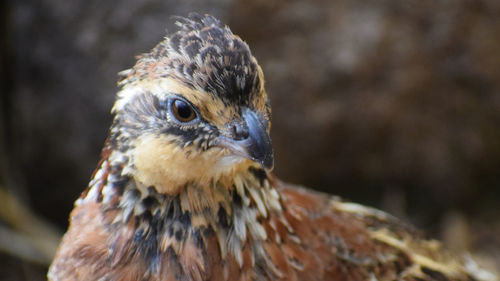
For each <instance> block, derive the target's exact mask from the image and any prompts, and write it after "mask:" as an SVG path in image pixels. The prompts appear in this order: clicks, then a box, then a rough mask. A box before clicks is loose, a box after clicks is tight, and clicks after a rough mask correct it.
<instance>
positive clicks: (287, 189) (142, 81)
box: [48, 15, 496, 281]
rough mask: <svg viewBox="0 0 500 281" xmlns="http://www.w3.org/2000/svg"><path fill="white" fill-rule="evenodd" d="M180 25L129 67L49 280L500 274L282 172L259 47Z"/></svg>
mask: <svg viewBox="0 0 500 281" xmlns="http://www.w3.org/2000/svg"><path fill="white" fill-rule="evenodd" d="M179 26H180V30H179V31H178V32H176V33H174V34H172V35H170V36H169V37H167V38H166V39H165V41H163V42H161V43H160V44H158V45H157V46H156V47H155V48H154V49H153V50H152V51H151V52H150V53H149V54H145V55H143V56H142V57H140V58H139V60H138V62H137V64H136V65H135V66H134V67H133V68H132V69H130V70H127V71H124V72H122V73H121V75H122V78H123V79H122V80H121V82H120V86H121V90H120V92H119V93H118V98H117V101H116V103H115V106H114V107H113V113H114V114H115V118H114V121H113V124H112V127H111V132H110V137H109V139H108V141H107V142H106V145H105V148H104V150H103V154H102V160H101V162H100V163H99V165H98V167H97V169H96V172H95V173H94V175H93V176H92V180H91V182H90V183H89V187H88V188H87V190H86V191H85V192H84V193H83V194H82V196H81V197H80V198H79V199H78V200H77V201H76V203H75V208H74V210H73V212H72V213H71V225H70V228H69V230H68V232H67V233H66V235H65V236H64V239H63V241H62V243H61V245H60V248H59V250H58V252H57V255H56V257H55V259H54V262H53V264H52V265H51V268H50V270H49V273H48V277H49V279H50V280H54V281H59V280H124V281H127V280H130V281H135V280H339V281H340V280H346V281H348V280H353V281H364V280H366V281H368V280H370V281H372V280H380V281H382V280H456V281H472V280H496V278H495V277H494V276H492V275H488V274H486V273H485V272H483V271H480V270H478V269H477V267H476V266H475V264H474V263H473V262H472V261H471V260H470V259H465V258H462V257H456V256H452V255H450V254H448V253H447V252H446V251H445V250H444V249H442V247H441V246H440V244H439V243H438V242H436V241H431V240H425V239H424V238H422V236H421V235H420V234H419V233H418V232H417V231H415V230H413V229H412V228H411V227H408V226H406V225H404V224H403V223H401V222H400V221H398V220H397V219H395V218H393V217H391V216H390V215H388V214H386V213H384V212H381V211H378V210H375V209H371V208H368V207H364V206H361V205H357V204H354V203H349V202H344V201H342V200H340V199H339V198H337V197H332V196H328V195H325V194H321V193H316V192H313V191H311V190H307V189H305V188H301V187H296V186H292V185H289V184H285V183H283V182H281V181H279V180H277V179H276V178H275V177H274V176H273V174H272V172H271V169H272V166H273V152H272V147H271V141H270V138H269V130H270V114H271V111H270V106H269V102H268V99H267V94H266V92H265V89H264V80H263V74H262V70H261V69H260V67H259V66H258V64H257V61H256V60H255V58H254V57H253V56H252V55H251V53H250V51H249V49H248V46H247V45H246V44H245V43H244V42H243V41H242V40H241V39H240V38H239V37H237V36H235V35H233V34H232V33H231V31H230V30H229V28H228V27H226V26H224V25H222V24H221V23H220V22H219V21H218V20H217V19H215V18H213V17H211V16H203V17H202V16H199V15H191V16H190V17H189V18H187V19H186V18H181V19H179ZM297 161H299V160H297ZM488 278H489V279H488Z"/></svg>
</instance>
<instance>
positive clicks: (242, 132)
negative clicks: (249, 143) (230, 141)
mask: <svg viewBox="0 0 500 281" xmlns="http://www.w3.org/2000/svg"><path fill="white" fill-rule="evenodd" d="M233 135H234V139H235V140H244V139H247V138H248V136H249V133H248V128H247V127H246V126H244V125H241V124H234V125H233Z"/></svg>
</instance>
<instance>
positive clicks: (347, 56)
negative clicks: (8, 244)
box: [0, 0, 500, 280]
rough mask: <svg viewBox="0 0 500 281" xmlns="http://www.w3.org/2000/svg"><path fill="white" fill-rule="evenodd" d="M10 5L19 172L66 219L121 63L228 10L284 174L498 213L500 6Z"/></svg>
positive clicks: (417, 219) (224, 1) (8, 76)
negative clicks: (181, 27) (253, 61)
mask: <svg viewBox="0 0 500 281" xmlns="http://www.w3.org/2000/svg"><path fill="white" fill-rule="evenodd" d="M2 5H3V6H5V9H2V12H1V14H2V22H1V29H2V31H4V32H3V33H2V40H3V41H2V42H3V43H2V45H1V49H0V50H1V54H0V58H1V63H2V65H1V72H0V73H1V74H2V76H3V77H2V84H1V86H2V99H1V100H2V103H1V106H2V108H1V114H2V117H3V119H4V127H3V131H2V132H1V133H0V136H1V137H4V139H5V140H6V142H5V143H6V145H5V146H6V155H2V156H3V157H4V158H5V160H4V161H5V162H6V163H8V165H6V167H5V169H6V170H7V171H6V173H7V175H8V177H9V182H10V183H13V184H14V185H15V186H16V190H14V192H15V193H17V195H18V196H19V197H20V198H22V199H23V200H24V201H25V202H27V203H28V204H29V206H31V207H32V208H33V209H34V210H35V211H36V212H37V213H38V214H40V215H42V216H44V217H46V218H48V219H49V220H51V221H53V222H56V223H58V224H59V225H60V228H61V229H64V228H65V227H66V222H67V217H68V214H69V211H70V209H71V207H72V204H73V201H74V199H75V198H76V197H77V196H78V194H79V192H81V191H82V190H83V189H84V188H85V186H86V183H87V181H88V179H89V176H90V174H91V172H92V170H93V168H94V167H95V165H96V163H97V161H98V157H99V150H100V148H101V146H102V143H103V142H104V139H105V137H106V134H107V128H108V126H109V123H110V121H111V117H110V114H109V110H110V108H111V105H112V103H113V99H114V93H115V92H116V86H115V81H116V77H117V76H116V73H117V72H118V71H120V70H123V69H126V68H128V67H131V66H132V65H133V63H134V56H135V55H138V54H140V53H141V52H145V51H148V50H149V49H150V48H152V47H153V46H154V45H155V44H156V43H157V42H158V41H159V40H161V39H162V37H163V36H164V35H165V29H166V28H168V29H170V30H172V29H173V25H172V23H173V21H172V20H171V19H170V16H171V15H187V14H188V13H189V12H191V11H195V12H199V13H211V14H213V15H215V16H217V17H219V18H221V19H222V20H223V21H224V22H226V23H227V24H228V25H229V26H230V27H231V28H232V30H233V31H234V32H235V33H236V34H239V35H240V36H241V37H242V38H243V39H245V40H246V41H247V42H248V43H249V45H250V47H251V49H252V50H253V53H254V55H255V56H256V57H257V59H258V60H259V62H260V64H261V65H262V67H263V69H264V72H265V75H266V81H267V89H268V92H269V94H270V96H271V100H272V105H273V129H272V131H273V132H272V137H273V143H274V147H275V151H276V165H275V167H276V173H277V174H278V176H279V177H280V178H282V179H284V180H287V181H291V182H295V183H299V184H303V185H307V186H309V187H312V188H316V189H320V190H323V191H327V192H330V193H335V194H339V195H342V196H344V197H347V198H349V199H351V200H356V201H360V202H363V203H366V204H371V205H374V206H377V207H383V208H385V209H388V210H390V211H391V212H393V213H396V214H397V215H400V216H409V217H410V218H411V220H412V221H413V222H414V223H417V224H419V225H420V226H427V227H431V229H432V230H434V231H437V230H438V229H439V227H440V225H441V224H439V220H441V219H442V217H441V214H442V213H445V212H446V213H450V212H451V213H453V212H457V210H458V212H459V213H461V214H465V216H466V217H468V218H469V217H470V218H472V219H475V218H484V217H485V216H486V215H485V214H488V215H489V216H491V217H497V216H498V214H499V210H498V202H499V200H500V191H499V189H498V187H499V186H500V172H499V171H498V167H500V127H499V126H500V51H499V50H500V36H499V35H498V34H500V2H499V1H496V0H479V1H470V0H455V1H451V0H437V1H427V0H404V1H361V0H334V1H332V0H315V1H307V0H276V1H268V0H256V1H245V0H210V1H203V0H189V1H184V0H182V1H181V0H177V1H152V0H147V1H133V0H115V1H99V0H86V1H83V0H76V1H56V0H37V1H29V0H15V1H14V0H11V1H8V2H7V3H4V4H2ZM2 8H3V7H2ZM486 217H487V216H486ZM436 220H437V221H436ZM444 221H446V219H444ZM474 225H481V224H474ZM476 232H477V233H481V231H476ZM486 232H487V231H486ZM498 232H500V230H498V231H497V233H498ZM488 233H491V232H487V233H486V234H484V235H482V236H481V237H482V238H477V240H478V241H482V240H481V239H485V238H484V237H488V235H490V234H488ZM495 243H497V244H498V243H499V242H498V241H497V242H495ZM473 246H474V245H473ZM6 258H7V257H0V259H6ZM3 270H4V269H2V268H1V266H0V272H2V271H3ZM1 276H2V275H0V277H1ZM13 276H14V275H13ZM16 276H17V275H16ZM15 278H17V277H12V278H11V279H8V280H17V279H15ZM0 279H2V280H3V278H0Z"/></svg>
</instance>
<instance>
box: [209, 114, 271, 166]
mask: <svg viewBox="0 0 500 281" xmlns="http://www.w3.org/2000/svg"><path fill="white" fill-rule="evenodd" d="M242 119H243V120H242V121H243V122H242V123H238V124H234V125H233V127H232V138H231V137H227V136H219V137H218V139H217V142H216V145H217V146H219V147H223V148H226V149H229V150H230V151H232V152H233V153H234V154H235V155H238V156H242V157H245V158H248V159H250V160H252V161H255V162H258V163H260V164H261V165H262V167H264V168H265V169H272V167H273V165H274V152H273V147H272V143H271V137H270V136H269V134H268V133H267V128H266V125H265V124H266V120H263V119H262V118H261V117H259V115H257V114H256V113H255V112H254V111H252V110H250V109H243V112H242Z"/></svg>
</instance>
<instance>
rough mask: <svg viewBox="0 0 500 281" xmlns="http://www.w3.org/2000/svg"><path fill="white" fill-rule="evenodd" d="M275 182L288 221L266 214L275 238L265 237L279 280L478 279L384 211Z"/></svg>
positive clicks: (271, 234)
mask: <svg viewBox="0 0 500 281" xmlns="http://www.w3.org/2000/svg"><path fill="white" fill-rule="evenodd" d="M277 186H278V190H279V192H280V194H281V198H282V204H283V210H284V216H285V218H286V223H287V224H288V225H286V223H284V222H283V221H282V220H280V218H278V217H271V220H270V224H275V225H277V226H274V227H271V226H268V227H267V228H266V229H268V230H269V231H271V233H270V235H269V236H270V237H271V238H272V237H278V236H279V238H280V239H281V242H280V243H277V245H276V244H275V243H276V242H277V241H269V242H268V243H269V245H268V247H267V249H268V252H269V253H270V256H271V258H272V260H273V261H274V263H275V264H276V265H277V267H278V268H279V269H282V270H283V271H284V272H287V274H286V275H287V276H293V278H288V277H287V278H283V280H285V279H287V280H356V281H362V280H380V281H382V280H443V281H447V280H449V281H451V280H455V281H461V280H464V281H465V280H479V279H476V278H475V277H474V276H472V275H473V273H472V272H468V271H467V269H466V267H465V266H464V262H463V261H462V260H459V259H457V258H453V257H452V256H451V255H448V254H447V253H446V251H445V250H444V249H443V248H442V247H441V245H440V244H439V243H437V242H436V241H432V240H425V239H423V238H422V237H421V236H420V235H419V233H417V232H416V231H415V230H413V229H412V228H411V227H409V226H406V225H404V224H403V223H401V222H399V221H398V220H397V219H395V218H393V217H391V216H390V215H388V214H386V213H383V212H381V211H378V210H375V209H372V208H368V207H363V206H361V205H357V204H354V203H348V202H343V201H341V200H340V199H338V198H336V197H332V196H328V195H325V194H321V193H316V192H312V191H311V190H305V189H302V188H299V187H294V186H291V185H287V184H284V183H282V182H278V183H277ZM271 244H273V245H271ZM280 253H281V254H282V255H284V256H285V257H286V259H287V260H288V264H285V265H284V262H283V257H280V256H279V255H280ZM291 265H294V266H291ZM291 268H292V270H291Z"/></svg>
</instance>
